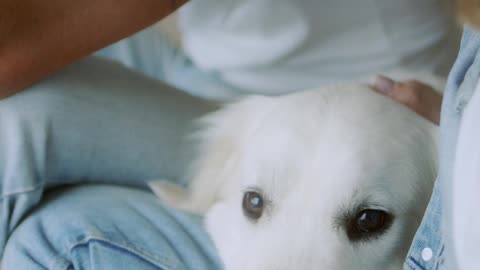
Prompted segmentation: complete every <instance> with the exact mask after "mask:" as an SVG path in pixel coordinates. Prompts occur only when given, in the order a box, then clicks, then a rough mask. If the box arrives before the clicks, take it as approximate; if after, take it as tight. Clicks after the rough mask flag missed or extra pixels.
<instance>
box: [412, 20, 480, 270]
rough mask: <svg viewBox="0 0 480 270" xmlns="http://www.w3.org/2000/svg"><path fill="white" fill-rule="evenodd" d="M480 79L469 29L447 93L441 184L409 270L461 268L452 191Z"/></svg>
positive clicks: (479, 51) (476, 40)
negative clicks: (463, 124)
mask: <svg viewBox="0 0 480 270" xmlns="http://www.w3.org/2000/svg"><path fill="white" fill-rule="evenodd" d="M479 78H480V34H479V33H478V32H475V31H473V30H471V29H469V28H468V27H467V28H466V29H465V31H464V34H463V38H462V43H461V47H460V53H459V55H458V58H457V60H456V62H455V64H454V66H453V68H452V71H451V72H450V75H449V78H448V81H447V85H446V89H445V93H444V101H443V105H442V115H441V123H440V149H439V150H440V153H439V155H440V159H439V162H440V163H439V172H438V177H437V181H436V184H435V188H434V192H433V195H432V198H431V201H430V204H429V206H428V208H427V211H426V213H425V216H424V219H423V221H422V224H421V225H420V228H419V230H418V231H417V234H416V236H415V239H414V241H413V243H412V246H411V248H410V252H409V255H408V257H407V260H406V262H405V269H415V270H417V269H418V270H420V269H439V270H441V269H448V270H450V269H458V267H457V262H456V261H455V256H454V254H455V252H454V250H453V241H454V239H452V220H453V218H454V216H453V213H452V209H451V207H452V190H453V188H454V185H457V184H458V183H454V182H453V170H454V164H455V162H456V161H459V159H458V158H461V157H458V156H456V150H457V142H458V134H459V130H460V128H461V125H460V124H461V121H462V116H463V112H464V110H465V108H466V107H467V105H468V104H469V101H470V99H471V98H472V96H473V94H474V91H475V89H476V86H477V83H478V80H479ZM473 143H474V142H473ZM472 147H474V145H472ZM456 159H458V160H456ZM459 162H461V160H460V161H459ZM472 269H476V268H472Z"/></svg>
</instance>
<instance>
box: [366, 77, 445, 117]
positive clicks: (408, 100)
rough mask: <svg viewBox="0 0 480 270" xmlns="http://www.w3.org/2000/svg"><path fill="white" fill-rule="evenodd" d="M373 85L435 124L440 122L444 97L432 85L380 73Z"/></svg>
mask: <svg viewBox="0 0 480 270" xmlns="http://www.w3.org/2000/svg"><path fill="white" fill-rule="evenodd" d="M371 87H372V88H373V90H375V91H376V92H379V93H381V94H383V95H386V96H388V97H390V98H392V99H393V100H395V101H397V102H399V103H401V104H403V105H405V106H407V107H408V108H410V109H411V110H413V111H414V112H416V113H417V114H419V115H421V116H423V117H424V118H426V119H427V120H430V121H431V122H433V123H434V124H436V125H438V124H439V123H440V110H441V107H442V98H443V97H442V95H441V94H439V93H438V92H436V91H435V90H434V89H433V88H432V87H431V86H429V85H426V84H424V83H421V82H419V81H416V80H409V81H404V82H397V81H394V80H392V79H390V78H387V77H385V76H381V75H378V76H377V77H376V78H375V81H374V82H373V84H372V85H371Z"/></svg>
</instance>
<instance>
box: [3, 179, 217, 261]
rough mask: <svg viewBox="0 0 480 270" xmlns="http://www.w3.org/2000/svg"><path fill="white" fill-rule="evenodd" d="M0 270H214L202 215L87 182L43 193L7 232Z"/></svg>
mask: <svg viewBox="0 0 480 270" xmlns="http://www.w3.org/2000/svg"><path fill="white" fill-rule="evenodd" d="M4 260H5V261H4V269H51V270H55V269H92V270H94V269H136V270H144V269H145V270H147V269H149V270H150V269H152V270H153V269H162V270H177V269H178V270H183V269H198V270H201V269H205V270H214V269H220V266H219V263H218V260H217V258H216V255H215V252H214V248H213V247H212V244H211V242H210V240H209V238H208V236H207V234H206V233H205V232H204V231H203V229H202V226H201V218H200V217H196V216H190V215H187V214H183V213H180V212H178V211H175V210H172V209H170V208H168V207H165V206H164V205H162V203H161V202H160V201H159V200H158V199H157V198H156V197H155V196H154V195H153V194H151V193H148V192H146V191H143V190H138V189H134V188H125V187H119V186H103V185H91V186H89V185H86V186H78V187H73V188H72V187H69V188H62V189H60V190H54V192H52V193H51V194H48V195H47V196H46V198H45V201H44V202H43V204H42V206H41V207H39V208H38V209H36V210H35V211H34V212H33V213H31V214H30V215H29V217H28V218H27V219H26V220H25V221H24V222H22V223H21V225H20V226H19V227H18V228H17V229H16V230H15V231H14V233H13V234H12V236H11V238H10V241H9V244H8V245H7V247H6V249H5V258H4Z"/></svg>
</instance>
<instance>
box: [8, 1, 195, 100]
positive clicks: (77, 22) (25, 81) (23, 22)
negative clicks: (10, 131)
mask: <svg viewBox="0 0 480 270" xmlns="http://www.w3.org/2000/svg"><path fill="white" fill-rule="evenodd" d="M186 1H187V0H179V1H173V0H122V1H118V0H82V1H76V0H50V1H44V0H2V1H0V98H2V97H5V96H8V95H11V94H13V93H15V92H17V91H20V90H21V89H23V88H25V87H27V86H29V85H31V84H32V83H34V82H36V81H37V80H40V79H42V78H43V77H45V76H46V75H48V74H50V73H52V72H54V71H56V70H58V69H60V68H61V67H63V66H65V65H66V64H68V63H71V62H73V61H75V60H77V59H79V58H82V57H84V56H86V55H88V54H90V53H92V52H94V51H96V50H98V49H100V48H103V47H105V46H107V45H109V44H111V43H114V42H116V41H118V40H120V39H122V38H124V37H127V36H129V35H131V34H133V33H135V32H137V31H139V30H141V29H143V28H145V27H147V26H149V25H151V24H153V23H154V22H156V21H158V20H160V19H161V18H163V17H165V16H166V15H168V14H169V13H171V12H173V11H174V10H175V9H176V8H177V7H178V6H180V5H181V4H183V3H184V2H186Z"/></svg>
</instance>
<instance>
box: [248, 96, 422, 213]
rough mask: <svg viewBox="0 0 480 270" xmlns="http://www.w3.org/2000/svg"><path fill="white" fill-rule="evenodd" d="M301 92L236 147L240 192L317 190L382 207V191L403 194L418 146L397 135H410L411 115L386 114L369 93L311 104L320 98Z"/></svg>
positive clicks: (412, 172) (411, 178) (396, 111)
mask: <svg viewBox="0 0 480 270" xmlns="http://www.w3.org/2000/svg"><path fill="white" fill-rule="evenodd" d="M308 94H310V97H308ZM308 94H306V95H305V96H304V97H297V99H296V100H295V97H294V98H292V100H291V101H289V100H286V101H285V104H284V105H283V106H278V107H276V108H275V109H271V110H270V112H269V114H267V115H264V116H263V117H262V119H261V123H259V122H256V123H255V124H256V127H255V128H252V130H251V133H250V134H249V136H248V137H247V139H246V140H244V143H242V146H241V148H242V152H243V153H242V154H243V158H242V165H241V166H242V167H243V169H242V172H243V173H244V176H242V181H243V183H244V186H246V187H249V186H253V187H259V188H261V189H263V190H266V192H267V193H269V194H272V195H271V196H278V197H285V195H286V194H293V193H295V192H296V191H298V193H299V194H302V196H304V197H308V196H309V194H310V195H311V196H312V197H315V196H317V197H318V194H319V192H320V191H321V193H322V194H323V196H324V197H335V196H336V197H338V198H330V200H333V201H338V200H343V199H344V198H356V197H358V198H363V199H364V200H366V199H367V198H368V200H369V201H370V202H373V203H375V202H376V201H389V198H388V196H390V195H389V194H385V190H389V188H388V187H389V186H390V187H392V186H394V187H395V189H396V190H395V192H396V193H397V194H401V193H408V190H409V188H410V187H411V185H410V182H414V181H417V178H418V175H415V174H416V173H417V172H416V171H415V170H416V168H415V166H414V164H413V163H414V162H415V160H414V157H415V155H417V153H416V151H417V150H418V147H416V145H415V141H412V140H411V137H412V136H411V134H407V132H402V130H404V129H405V130H408V129H412V127H414V126H415V125H416V123H418V121H416V119H415V117H416V116H414V115H413V114H409V113H408V112H406V111H402V109H403V108H402V109H399V108H388V107H387V106H390V105H391V104H390V103H388V102H384V100H382V99H381V98H378V97H375V96H372V94H366V95H365V94H362V93H360V94H358V93H353V96H352V97H350V99H351V100H342V96H341V95H333V98H332V95H330V96H329V97H330V99H329V100H327V101H325V100H320V101H318V100H317V102H312V101H311V100H314V98H315V97H316V98H318V99H320V98H321V97H322V96H321V95H317V96H316V95H315V93H308ZM350 94H352V93H350ZM343 98H345V97H343ZM295 103H301V104H302V106H301V107H298V105H297V104H295ZM392 123H394V124H392ZM399 183H402V184H399ZM325 190H327V191H328V192H325ZM359 190H360V191H362V192H360V193H359V192H358V191H359ZM402 190H403V192H402ZM336 191H341V192H336ZM324 199H325V198H324Z"/></svg>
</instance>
